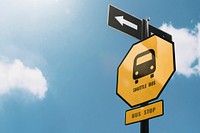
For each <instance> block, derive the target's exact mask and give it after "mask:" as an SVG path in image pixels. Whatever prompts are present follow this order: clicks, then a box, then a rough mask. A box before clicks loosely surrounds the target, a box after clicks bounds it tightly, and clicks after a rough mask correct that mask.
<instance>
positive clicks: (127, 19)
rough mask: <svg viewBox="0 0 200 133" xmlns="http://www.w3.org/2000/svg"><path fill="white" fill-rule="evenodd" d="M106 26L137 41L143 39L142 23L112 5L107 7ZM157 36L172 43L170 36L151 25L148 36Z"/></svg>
mask: <svg viewBox="0 0 200 133" xmlns="http://www.w3.org/2000/svg"><path fill="white" fill-rule="evenodd" d="M108 15H109V16H108V25H109V26H111V27H113V28H115V29H118V30H120V31H122V32H124V33H126V34H128V35H130V36H132V37H135V38H137V39H139V40H142V39H144V38H143V34H144V33H143V32H144V31H145V29H144V28H145V27H144V23H143V21H142V20H141V19H139V18H137V17H135V16H132V15H129V14H128V13H126V12H124V11H122V10H121V9H118V8H116V7H114V6H112V5H109V14H108ZM153 34H155V35H157V36H159V37H161V38H163V39H165V40H167V41H170V42H171V41H172V36H171V35H170V34H168V33H166V32H164V31H162V30H160V29H158V28H156V27H154V26H152V25H149V35H153Z"/></svg>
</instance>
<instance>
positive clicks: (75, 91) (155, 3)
mask: <svg viewBox="0 0 200 133" xmlns="http://www.w3.org/2000/svg"><path fill="white" fill-rule="evenodd" d="M109 4H112V5H114V6H116V7H118V8H120V9H122V10H124V11H126V12H129V13H130V14H133V15H135V16H137V17H139V18H146V17H148V16H150V17H151V22H150V23H151V24H152V25H154V26H156V27H158V28H159V27H160V28H161V29H163V30H165V31H167V32H169V33H170V34H172V35H173V40H174V42H175V45H176V60H177V72H176V73H175V75H174V76H173V77H172V79H171V80H170V82H169V84H168V85H167V86H166V88H165V90H164V91H163V93H162V94H161V96H160V97H159V99H163V100H164V104H165V114H164V116H162V117H158V118H155V119H152V120H150V132H159V133H175V132H176V133H177V132H178V133H189V132H198V131H199V129H198V125H199V121H198V119H199V118H200V114H199V113H198V112H200V107H198V104H199V102H198V101H199V94H200V90H199V89H200V85H199V81H200V63H199V61H200V54H199V53H200V13H199V6H198V5H199V4H200V2H199V1H197V0H193V1H192V2H191V1H186V0H182V1H181V2H176V1H172V0H168V1H159V0H149V1H141V0H132V1H128V0H127V1H121V0H120V1H114V0H106V1H95V0H73V1H69V0H18V1H16V0H6V1H3V0H0V29H1V30H0V35H1V37H0V72H1V75H2V76H0V79H1V81H0V84H1V85H0V132H2V133H16V132H19V133H92V132H95V133H111V132H115V133H122V132H123V133H129V132H134V133H138V132H139V129H140V125H139V123H137V124H133V125H128V126H125V125H124V118H125V111H126V110H129V109H130V107H129V106H128V105H127V104H126V103H125V102H124V101H123V100H121V99H120V98H119V97H118V96H117V95H116V79H117V77H116V76H117V67H118V65H119V64H120V62H121V61H122V59H123V58H124V56H125V55H126V53H127V51H128V50H129V48H130V47H131V46H132V44H134V43H136V42H137V41H138V40H137V39H135V38H132V37H130V36H127V35H126V34H123V33H121V32H118V31H117V30H114V29H113V28H110V27H109V26H108V25H107V15H108V5H109Z"/></svg>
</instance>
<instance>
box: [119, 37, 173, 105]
mask: <svg viewBox="0 0 200 133" xmlns="http://www.w3.org/2000/svg"><path fill="white" fill-rule="evenodd" d="M174 72H175V58H174V44H173V42H169V41H166V40H165V39H163V38H160V37H158V36H156V35H153V36H151V37H149V38H147V39H145V40H143V41H141V42H138V43H136V44H134V45H133V46H132V47H131V48H130V50H129V51H128V53H127V55H126V56H125V57H124V59H123V61H122V62H121V64H120V65H119V67H118V76H117V94H118V95H119V96H120V97H121V98H122V99H123V100H124V101H125V102H127V103H128V104H129V105H130V106H131V107H133V106H136V105H139V104H142V103H144V102H147V101H151V100H154V99H157V98H158V97H159V95H160V94H161V92H162V90H163V89H164V87H165V86H166V84H167V82H168V81H169V79H170V78H171V76H172V75H173V73H174Z"/></svg>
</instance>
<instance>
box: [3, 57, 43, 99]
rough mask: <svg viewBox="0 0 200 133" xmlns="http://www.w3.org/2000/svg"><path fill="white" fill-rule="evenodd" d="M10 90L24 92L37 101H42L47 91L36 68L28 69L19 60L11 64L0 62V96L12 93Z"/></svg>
mask: <svg viewBox="0 0 200 133" xmlns="http://www.w3.org/2000/svg"><path fill="white" fill-rule="evenodd" d="M12 90H21V91H26V92H29V93H30V94H32V95H33V96H35V97H36V98H37V99H43V98H44V97H45V93H46V91H47V82H46V79H45V77H44V76H43V74H42V72H41V71H40V69H38V68H29V67H27V66H25V65H24V64H23V62H22V61H21V60H19V59H16V60H14V61H13V62H10V61H6V60H2V59H1V60H0V95H5V94H8V93H12Z"/></svg>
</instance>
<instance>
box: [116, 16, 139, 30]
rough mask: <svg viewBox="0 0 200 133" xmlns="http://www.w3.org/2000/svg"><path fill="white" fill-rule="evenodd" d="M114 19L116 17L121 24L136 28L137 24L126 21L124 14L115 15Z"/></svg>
mask: <svg viewBox="0 0 200 133" xmlns="http://www.w3.org/2000/svg"><path fill="white" fill-rule="evenodd" d="M115 19H117V21H118V22H119V23H120V24H121V25H122V26H123V25H124V24H125V25H127V26H129V27H131V28H133V29H135V30H137V29H138V26H137V25H136V24H133V23H131V22H129V21H127V20H126V19H124V16H117V17H115Z"/></svg>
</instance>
